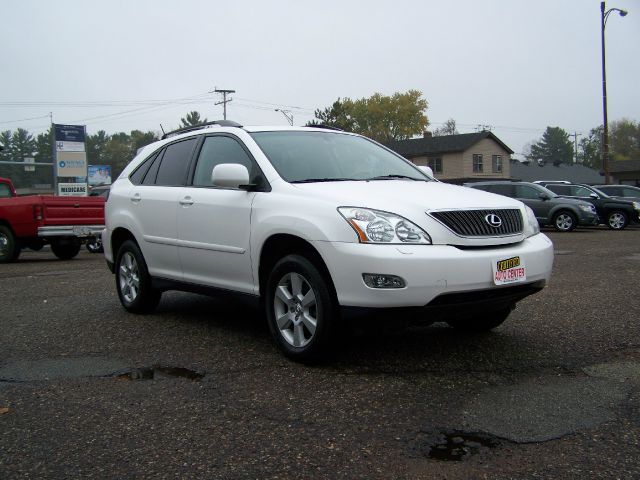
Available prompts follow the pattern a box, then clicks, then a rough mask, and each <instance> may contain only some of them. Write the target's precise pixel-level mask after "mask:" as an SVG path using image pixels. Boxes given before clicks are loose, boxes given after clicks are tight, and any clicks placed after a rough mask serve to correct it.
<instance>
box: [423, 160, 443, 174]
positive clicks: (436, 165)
mask: <svg viewBox="0 0 640 480" xmlns="http://www.w3.org/2000/svg"><path fill="white" fill-rule="evenodd" d="M427 163H428V165H429V167H431V170H433V173H442V157H431V158H429V159H428V160H427Z"/></svg>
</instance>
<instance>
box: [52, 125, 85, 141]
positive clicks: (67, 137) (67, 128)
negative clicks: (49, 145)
mask: <svg viewBox="0 0 640 480" xmlns="http://www.w3.org/2000/svg"><path fill="white" fill-rule="evenodd" d="M55 136H56V142H84V125H58V124H56V125H55Z"/></svg>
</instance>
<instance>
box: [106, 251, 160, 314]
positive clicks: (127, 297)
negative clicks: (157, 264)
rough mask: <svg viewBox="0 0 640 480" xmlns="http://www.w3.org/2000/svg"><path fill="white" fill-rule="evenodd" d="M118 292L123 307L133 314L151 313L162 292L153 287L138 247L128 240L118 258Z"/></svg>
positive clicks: (116, 266) (116, 267)
mask: <svg viewBox="0 0 640 480" xmlns="http://www.w3.org/2000/svg"><path fill="white" fill-rule="evenodd" d="M115 269H116V290H117V291H118V297H119V298H120V303H122V306H123V307H124V308H125V309H126V310H127V311H129V312H131V313H151V312H153V311H154V310H155V308H156V307H157V306H158V303H159V302H160V296H161V295H162V292H160V291H158V290H155V289H154V288H153V287H152V286H151V275H149V270H148V269H147V263H146V262H145V261H144V257H143V256H142V252H141V251H140V248H139V247H138V245H137V244H136V243H135V242H134V241H132V240H127V241H126V242H124V243H123V244H122V246H121V247H120V249H119V250H118V255H117V257H116V265H115Z"/></svg>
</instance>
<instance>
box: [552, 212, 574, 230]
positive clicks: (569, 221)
mask: <svg viewBox="0 0 640 480" xmlns="http://www.w3.org/2000/svg"><path fill="white" fill-rule="evenodd" d="M556 226H557V227H558V229H559V230H563V231H565V230H570V229H571V227H573V218H571V215H569V214H568V213H561V214H560V215H558V217H557V218H556Z"/></svg>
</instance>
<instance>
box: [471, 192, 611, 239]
mask: <svg viewBox="0 0 640 480" xmlns="http://www.w3.org/2000/svg"><path fill="white" fill-rule="evenodd" d="M465 187H471V188H476V189H478V190H484V191H485V192H490V193H497V194H498V195H504V196H506V197H511V198H515V199H517V200H520V201H522V202H523V203H524V204H525V205H527V206H528V207H530V208H531V209H532V210H533V213H535V215H536V218H537V219H538V222H539V223H540V224H541V225H552V226H553V228H555V229H556V230H558V231H559V232H570V231H571V230H573V229H574V228H576V226H577V225H597V224H598V215H597V214H596V209H595V208H594V207H593V205H591V204H590V203H588V202H584V201H582V200H573V199H569V198H562V197H559V196H558V195H556V194H555V193H553V192H552V191H550V190H548V189H546V188H545V187H543V186H541V185H536V184H534V183H528V182H507V181H504V182H499V181H495V182H477V183H467V184H465Z"/></svg>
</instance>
